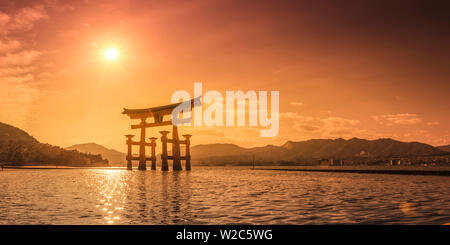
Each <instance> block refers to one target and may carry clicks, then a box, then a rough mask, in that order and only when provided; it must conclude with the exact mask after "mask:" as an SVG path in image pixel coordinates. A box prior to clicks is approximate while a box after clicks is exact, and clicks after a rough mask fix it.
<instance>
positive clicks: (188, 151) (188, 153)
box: [183, 134, 192, 171]
mask: <svg viewBox="0 0 450 245" xmlns="http://www.w3.org/2000/svg"><path fill="white" fill-rule="evenodd" d="M191 136H192V135H190V134H184V135H183V137H184V139H185V141H186V171H189V170H191V140H190V138H191Z"/></svg>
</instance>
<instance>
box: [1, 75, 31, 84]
mask: <svg viewBox="0 0 450 245" xmlns="http://www.w3.org/2000/svg"><path fill="white" fill-rule="evenodd" d="M33 79H34V76H33V75H32V74H26V75H23V76H9V77H0V81H1V82H4V83H23V82H28V81H32V80H33Z"/></svg>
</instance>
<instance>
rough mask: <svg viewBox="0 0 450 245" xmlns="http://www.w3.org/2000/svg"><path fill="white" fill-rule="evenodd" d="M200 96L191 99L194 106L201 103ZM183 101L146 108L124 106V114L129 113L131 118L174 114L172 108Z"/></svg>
mask: <svg viewBox="0 0 450 245" xmlns="http://www.w3.org/2000/svg"><path fill="white" fill-rule="evenodd" d="M200 98H201V96H199V97H197V98H194V99H191V106H192V107H194V106H199V105H201V100H200ZM194 102H197V103H194ZM199 102H200V103H199ZM181 103H183V102H180V103H175V104H170V105H163V106H157V107H151V108H145V109H127V108H124V109H123V112H122V114H126V115H128V116H129V117H130V118H131V119H136V118H143V117H153V116H154V114H158V115H160V116H163V115H168V114H172V110H173V109H175V107H177V106H179V105H180V104H181Z"/></svg>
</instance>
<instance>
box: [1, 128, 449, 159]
mask: <svg viewBox="0 0 450 245" xmlns="http://www.w3.org/2000/svg"><path fill="white" fill-rule="evenodd" d="M99 155H101V156H99ZM191 155H192V163H193V164H202V163H203V164H230V163H233V164H234V163H250V162H252V161H253V159H254V160H255V162H258V163H280V162H290V163H305V162H311V161H312V160H314V161H317V160H319V161H320V159H336V160H339V159H364V158H367V159H369V158H370V159H374V158H378V159H383V158H396V157H417V156H440V155H450V146H440V147H433V146H431V145H427V144H423V143H419V142H401V141H397V140H393V139H388V138H387V139H377V140H365V139H359V138H352V139H349V140H345V139H341V138H339V139H311V140H306V141H298V142H295V141H288V142H286V143H285V144H283V145H281V146H275V145H267V146H264V147H253V148H243V147H240V146H237V145H234V144H206V145H196V146H193V147H191ZM58 156H60V157H59V158H58ZM61 156H64V158H63V157H61ZM102 156H103V157H104V158H105V159H107V160H108V161H109V163H110V164H111V165H115V166H124V165H125V161H126V160H125V159H126V154H125V153H122V152H119V151H117V150H114V149H108V148H106V147H104V146H101V145H99V144H96V143H86V144H77V145H73V146H70V147H67V148H66V149H61V148H59V147H54V146H50V145H48V144H41V143H39V142H38V141H37V140H36V139H35V138H33V137H32V136H30V135H29V134H28V133H26V132H24V131H23V130H20V129H18V128H15V127H13V126H10V125H7V124H3V123H0V162H11V161H14V162H29V161H35V162H55V161H70V162H71V164H75V162H74V161H75V159H76V160H77V161H81V162H83V163H82V164H85V165H86V164H89V162H93V161H96V160H100V159H102ZM83 159H84V160H83ZM86 159H91V160H86ZM157 160H158V162H159V160H160V156H159V154H158V156H157Z"/></svg>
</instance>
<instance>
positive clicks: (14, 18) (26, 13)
mask: <svg viewBox="0 0 450 245" xmlns="http://www.w3.org/2000/svg"><path fill="white" fill-rule="evenodd" d="M47 18H48V15H47V11H46V9H45V7H44V6H43V5H38V6H34V7H27V8H22V9H20V10H19V11H17V12H16V13H15V14H10V15H8V14H5V13H2V12H0V26H1V27H0V32H3V33H9V32H17V31H28V30H30V29H31V28H33V26H34V24H35V23H36V22H37V21H39V20H42V19H47Z"/></svg>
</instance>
